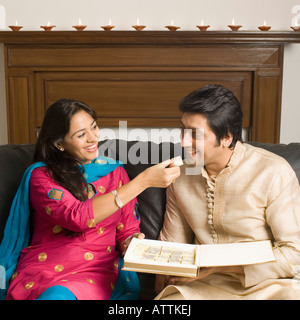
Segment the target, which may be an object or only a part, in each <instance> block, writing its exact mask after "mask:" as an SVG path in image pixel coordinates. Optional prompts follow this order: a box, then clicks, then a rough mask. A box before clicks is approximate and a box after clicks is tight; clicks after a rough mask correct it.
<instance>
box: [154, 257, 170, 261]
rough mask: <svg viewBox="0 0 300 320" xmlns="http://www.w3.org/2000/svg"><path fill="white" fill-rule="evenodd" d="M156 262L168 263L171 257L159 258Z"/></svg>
mask: <svg viewBox="0 0 300 320" xmlns="http://www.w3.org/2000/svg"><path fill="white" fill-rule="evenodd" d="M155 261H158V262H168V261H169V257H164V256H158V257H156V258H155Z"/></svg>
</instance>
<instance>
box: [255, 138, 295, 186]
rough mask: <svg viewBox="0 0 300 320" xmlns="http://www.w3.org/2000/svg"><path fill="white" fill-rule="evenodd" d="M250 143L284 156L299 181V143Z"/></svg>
mask: <svg viewBox="0 0 300 320" xmlns="http://www.w3.org/2000/svg"><path fill="white" fill-rule="evenodd" d="M250 144H252V145H253V146H256V147H259V148H263V149H266V150H268V151H271V152H273V153H276V154H278V155H279V156H281V157H283V158H285V160H286V161H287V162H288V163H289V164H290V165H291V166H292V168H293V169H294V171H295V172H296V175H297V178H298V181H299V183H300V143H289V144H271V143H259V142H251V143H250Z"/></svg>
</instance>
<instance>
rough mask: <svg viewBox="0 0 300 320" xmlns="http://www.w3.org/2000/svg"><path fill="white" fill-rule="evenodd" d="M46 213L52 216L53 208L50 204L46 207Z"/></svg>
mask: <svg viewBox="0 0 300 320" xmlns="http://www.w3.org/2000/svg"><path fill="white" fill-rule="evenodd" d="M46 213H47V215H48V216H51V209H50V207H49V206H47V207H46Z"/></svg>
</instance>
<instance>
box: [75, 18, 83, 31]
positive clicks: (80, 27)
mask: <svg viewBox="0 0 300 320" xmlns="http://www.w3.org/2000/svg"><path fill="white" fill-rule="evenodd" d="M72 27H73V28H74V29H76V30H77V31H83V30H84V29H85V28H86V26H84V25H82V24H81V20H80V19H79V22H78V25H76V26H72Z"/></svg>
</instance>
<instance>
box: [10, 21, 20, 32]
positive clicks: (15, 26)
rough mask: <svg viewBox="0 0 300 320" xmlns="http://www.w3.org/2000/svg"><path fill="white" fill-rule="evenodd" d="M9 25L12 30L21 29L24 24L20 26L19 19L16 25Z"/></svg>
mask: <svg viewBox="0 0 300 320" xmlns="http://www.w3.org/2000/svg"><path fill="white" fill-rule="evenodd" d="M8 27H9V28H11V30H12V31H20V30H21V29H22V28H23V27H22V26H18V21H16V24H15V25H14V26H8Z"/></svg>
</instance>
